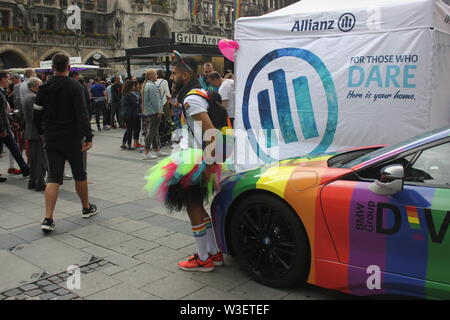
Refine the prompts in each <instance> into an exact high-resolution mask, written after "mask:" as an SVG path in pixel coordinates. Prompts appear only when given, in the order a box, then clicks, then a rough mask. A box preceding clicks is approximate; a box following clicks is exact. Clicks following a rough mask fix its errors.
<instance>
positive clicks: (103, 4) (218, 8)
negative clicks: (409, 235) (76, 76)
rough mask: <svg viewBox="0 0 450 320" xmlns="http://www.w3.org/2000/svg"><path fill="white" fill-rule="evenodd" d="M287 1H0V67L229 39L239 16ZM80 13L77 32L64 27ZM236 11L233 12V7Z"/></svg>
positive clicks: (90, 59)
mask: <svg viewBox="0 0 450 320" xmlns="http://www.w3.org/2000/svg"><path fill="white" fill-rule="evenodd" d="M292 2H295V1H289V0H4V1H0V69H1V68H13V67H27V66H32V67H38V66H39V63H40V61H44V60H49V59H51V57H52V55H54V54H55V53H56V52H65V53H66V54H68V55H70V56H79V57H81V58H82V62H83V63H87V64H92V63H94V62H95V61H94V60H99V59H101V58H111V57H115V56H122V55H123V54H124V49H125V48H133V47H137V46H138V38H139V37H152V38H170V37H171V35H172V32H190V33H200V34H210V35H220V36H224V37H231V36H232V34H233V21H234V19H235V18H236V17H239V16H248V15H260V14H264V13H267V12H270V11H272V10H276V9H278V8H281V7H282V6H285V5H288V4H290V3H292ZM73 4H75V5H77V6H78V7H79V8H80V9H81V30H76V31H72V30H71V29H69V28H68V20H69V19H70V18H71V17H72V14H73V12H68V11H67V9H68V7H69V6H71V5H73ZM237 4H239V9H240V10H236V8H235V7H236V5H237Z"/></svg>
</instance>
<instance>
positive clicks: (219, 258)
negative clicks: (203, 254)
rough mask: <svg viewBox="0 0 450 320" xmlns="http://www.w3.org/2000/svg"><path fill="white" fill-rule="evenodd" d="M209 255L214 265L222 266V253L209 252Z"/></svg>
mask: <svg viewBox="0 0 450 320" xmlns="http://www.w3.org/2000/svg"><path fill="white" fill-rule="evenodd" d="M209 257H210V258H211V259H212V261H213V262H214V266H216V267H220V266H223V253H222V252H220V251H219V252H217V253H216V254H215V255H212V254H209Z"/></svg>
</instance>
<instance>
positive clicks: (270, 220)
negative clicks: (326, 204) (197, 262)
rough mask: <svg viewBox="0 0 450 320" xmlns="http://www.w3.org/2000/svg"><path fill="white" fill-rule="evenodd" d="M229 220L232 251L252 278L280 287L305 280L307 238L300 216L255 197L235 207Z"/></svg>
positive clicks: (261, 196) (282, 204)
mask: <svg viewBox="0 0 450 320" xmlns="http://www.w3.org/2000/svg"><path fill="white" fill-rule="evenodd" d="M231 219H232V220H231V224H230V229H229V232H230V241H231V246H232V248H233V252H234V254H235V256H236V257H237V259H238V260H239V262H240V264H241V265H242V266H243V267H244V269H246V270H247V271H248V272H249V273H250V275H251V276H252V278H253V279H255V280H256V281H258V282H260V283H262V284H265V285H268V286H271V287H279V288H281V287H288V286H292V285H294V284H297V283H299V282H305V281H306V279H307V276H308V273H309V268H310V249H309V242H308V237H307V234H306V231H305V228H304V226H303V224H302V223H301V221H300V219H299V217H298V216H297V215H296V214H295V212H293V210H292V209H291V208H290V207H289V206H288V205H287V204H286V203H285V202H283V201H282V200H280V199H278V198H276V197H275V196H270V195H267V194H254V195H251V196H249V197H248V198H246V199H244V200H243V201H242V202H240V203H239V204H238V205H237V206H236V208H235V210H233V215H232V218H231Z"/></svg>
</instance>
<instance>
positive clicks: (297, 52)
mask: <svg viewBox="0 0 450 320" xmlns="http://www.w3.org/2000/svg"><path fill="white" fill-rule="evenodd" d="M283 57H294V58H298V59H301V60H303V61H306V62H307V63H308V64H309V65H311V67H312V68H313V69H314V70H315V72H316V73H317V74H318V75H319V77H320V80H321V81H322V85H323V88H324V89H325V96H326V101H327V104H328V120H327V125H326V128H325V131H324V134H323V137H322V139H321V141H320V143H319V144H318V145H317V146H316V147H315V148H314V150H313V151H311V153H322V152H325V151H326V150H327V149H328V147H329V146H330V145H331V144H332V143H333V140H334V135H335V133H336V127H337V120H338V99H337V94H336V89H335V87H334V83H333V79H332V77H331V74H330V72H329V71H328V69H327V67H326V66H325V64H324V63H323V62H322V60H321V59H320V58H319V57H318V56H316V55H315V54H313V53H312V52H310V51H308V50H305V49H298V48H284V49H277V50H274V51H272V52H269V53H268V54H266V55H265V56H264V57H263V58H262V59H261V60H260V61H259V62H258V63H257V64H256V65H255V66H254V67H253V69H252V70H251V71H250V74H249V76H248V79H247V82H246V84H245V89H244V97H243V106H242V111H243V121H244V127H245V129H246V130H247V133H248V139H249V141H250V144H251V146H252V148H253V150H254V151H255V153H256V154H257V155H258V157H259V158H260V159H261V160H262V161H264V162H272V161H275V160H277V159H273V158H272V157H271V156H269V155H268V154H267V153H266V152H264V151H263V150H262V148H261V147H260V145H259V143H258V140H257V138H256V136H255V134H254V132H253V130H251V129H252V126H251V123H250V117H249V104H250V97H251V93H252V87H253V84H254V81H255V79H256V77H257V76H258V75H259V74H260V73H261V72H263V71H264V68H265V67H266V66H267V65H268V64H269V63H271V62H273V61H274V60H276V59H280V58H283ZM291 70H292V69H291ZM300 72H301V71H299V73H300ZM267 75H268V79H269V80H270V81H271V82H272V84H273V91H274V94H275V104H276V114H277V117H278V123H279V126H278V127H279V130H280V131H281V135H282V136H283V140H284V143H285V144H290V143H296V142H299V137H298V136H297V133H296V131H295V127H294V121H293V117H292V109H291V103H290V101H289V94H288V82H287V80H286V73H285V70H283V69H278V70H275V71H273V72H270V73H268V74H267ZM311 85H318V84H313V83H309V81H308V78H307V77H305V76H303V75H299V77H297V78H295V79H293V80H292V86H293V89H294V95H295V102H296V109H295V110H296V112H297V114H298V117H299V119H300V125H301V130H302V134H303V137H304V139H305V140H308V139H313V138H318V137H320V134H319V130H318V128H317V123H316V118H315V114H314V110H313V105H312V100H311V93H310V92H311V91H310V86H311ZM257 101H258V112H259V117H260V120H261V126H262V129H265V130H268V134H267V135H266V147H267V148H268V149H269V148H271V147H273V146H275V143H277V142H276V141H274V139H273V138H274V137H273V136H272V135H271V132H273V130H274V129H275V124H274V119H273V117H272V106H271V103H270V97H269V89H265V90H261V91H260V92H258V93H257Z"/></svg>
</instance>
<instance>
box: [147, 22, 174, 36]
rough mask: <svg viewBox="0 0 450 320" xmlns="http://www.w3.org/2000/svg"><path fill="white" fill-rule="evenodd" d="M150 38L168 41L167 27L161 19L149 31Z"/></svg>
mask: <svg viewBox="0 0 450 320" xmlns="http://www.w3.org/2000/svg"><path fill="white" fill-rule="evenodd" d="M150 37H152V38H158V39H170V27H169V25H168V24H167V23H166V22H165V21H163V20H161V19H159V20H157V21H156V22H155V23H154V24H153V25H152V28H151V29H150Z"/></svg>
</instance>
